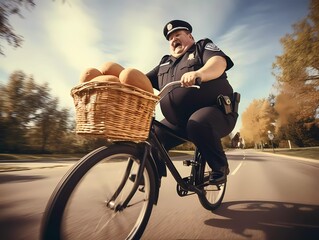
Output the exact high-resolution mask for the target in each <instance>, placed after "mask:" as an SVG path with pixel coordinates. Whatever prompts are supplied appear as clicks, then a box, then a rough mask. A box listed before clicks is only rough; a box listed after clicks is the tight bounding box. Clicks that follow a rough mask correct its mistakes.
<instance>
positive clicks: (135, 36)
mask: <svg viewBox="0 0 319 240" xmlns="http://www.w3.org/2000/svg"><path fill="white" fill-rule="evenodd" d="M0 1H4V0H0ZM34 2H35V3H36V7H35V8H32V9H23V11H22V15H23V18H21V17H19V16H13V17H11V18H10V23H11V25H12V26H13V28H14V29H15V30H16V32H17V33H18V34H19V35H22V36H23V38H24V43H23V45H22V48H17V49H13V48H12V47H10V46H8V45H6V44H5V43H3V44H2V45H3V47H4V49H3V50H4V53H5V56H1V55H0V83H1V84H6V83H7V81H8V79H9V76H10V74H11V73H12V72H14V71H16V70H22V71H23V72H24V73H26V74H27V75H33V77H34V79H35V81H36V82H37V83H39V84H43V83H48V84H49V87H50V88H51V94H52V95H53V96H56V97H58V99H59V102H60V106H61V107H66V108H69V109H70V110H71V112H72V114H73V113H74V110H73V109H74V107H73V100H72V98H71V96H70V90H71V89H72V87H74V86H76V85H77V84H78V83H79V78H80V75H81V73H82V72H83V71H84V70H85V69H86V68H88V67H95V68H99V67H100V66H101V65H102V64H103V63H105V62H108V61H113V62H117V63H119V64H121V65H122V66H124V67H134V68H137V69H139V70H141V71H142V72H145V73H147V72H148V71H150V70H151V69H153V68H154V67H155V66H156V65H157V64H158V63H159V61H160V59H161V58H162V56H163V55H166V54H168V53H169V45H168V42H167V41H166V39H165V37H164V36H163V27H164V25H165V24H166V23H167V22H169V21H170V20H173V19H182V20H185V21H187V22H189V23H190V24H191V25H192V27H193V33H192V34H193V36H194V38H195V40H200V39H202V38H210V39H211V40H213V42H214V43H215V44H216V45H217V46H218V47H219V48H220V49H221V50H222V51H224V52H225V53H226V54H227V55H228V56H229V57H230V58H231V59H232V60H233V62H234V63H235V66H234V67H233V68H232V69H230V70H229V71H228V72H227V74H228V80H229V82H230V83H231V85H232V86H233V89H234V91H237V92H240V93H241V95H242V99H241V104H240V107H239V115H241V114H242V112H244V111H245V110H246V109H247V107H248V106H249V104H250V103H251V102H252V101H253V100H254V99H262V98H267V97H268V95H269V94H270V93H271V92H272V91H273V87H272V85H273V84H274V83H275V77H274V76H273V75H272V64H273V62H275V60H276V56H279V55H281V54H282V46H281V44H280V38H282V37H283V36H285V34H288V33H292V31H293V28H292V25H293V24H294V23H296V22H298V21H300V20H301V19H303V18H304V17H306V16H307V14H308V9H309V2H310V0H222V1H221V0H197V1H195V0H175V1H172V0H161V1H151V0H149V1H148V0H135V1H132V0H114V1H111V0H106V1H105V0H65V1H64V3H63V0H34ZM157 118H158V119H161V118H162V115H161V114H160V113H159V112H158V110H157ZM241 126H242V122H241V117H239V119H238V123H237V126H236V128H235V129H234V132H237V131H239V130H240V128H241Z"/></svg>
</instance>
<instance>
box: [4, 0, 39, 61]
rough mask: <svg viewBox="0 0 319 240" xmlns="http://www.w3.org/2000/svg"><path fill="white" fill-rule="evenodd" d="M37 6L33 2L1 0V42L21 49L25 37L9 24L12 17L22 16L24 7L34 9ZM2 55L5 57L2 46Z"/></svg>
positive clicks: (27, 0)
mask: <svg viewBox="0 0 319 240" xmlns="http://www.w3.org/2000/svg"><path fill="white" fill-rule="evenodd" d="M34 6H35V3H34V1H33V0H1V2H0V40H5V41H6V42H7V43H8V44H9V45H11V46H13V47H15V48H16V47H21V44H22V42H23V37H22V36H20V35H18V34H17V33H16V32H15V30H14V29H13V27H12V26H11V24H10V22H9V18H10V16H11V15H19V16H21V17H22V15H21V11H20V9H21V8H22V7H25V8H32V7H34ZM0 54H2V55H4V53H3V50H2V44H0Z"/></svg>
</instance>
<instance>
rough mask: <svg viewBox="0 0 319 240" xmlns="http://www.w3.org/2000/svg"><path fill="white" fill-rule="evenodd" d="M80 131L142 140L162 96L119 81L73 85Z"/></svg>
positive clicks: (77, 128) (78, 131) (147, 131)
mask: <svg viewBox="0 0 319 240" xmlns="http://www.w3.org/2000/svg"><path fill="white" fill-rule="evenodd" d="M71 95H72V97H73V100H74V105H75V110H76V132H77V133H78V134H88V135H104V137H105V138H107V139H111V140H130V141H143V140H145V139H146V138H147V137H148V134H149V130H150V124H151V121H152V117H153V114H154V110H155V105H156V103H157V102H158V100H159V97H158V96H156V95H154V94H151V93H149V92H146V91H143V90H141V89H139V88H137V87H134V86H131V85H126V84H122V83H119V82H94V81H91V82H87V83H84V84H81V85H79V86H76V87H74V88H72V90H71Z"/></svg>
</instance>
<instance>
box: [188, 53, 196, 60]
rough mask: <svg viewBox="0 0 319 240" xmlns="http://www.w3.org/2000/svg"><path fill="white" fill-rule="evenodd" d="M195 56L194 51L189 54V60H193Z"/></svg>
mask: <svg viewBox="0 0 319 240" xmlns="http://www.w3.org/2000/svg"><path fill="white" fill-rule="evenodd" d="M194 58H195V56H194V53H191V54H189V55H188V58H187V60H192V59H194Z"/></svg>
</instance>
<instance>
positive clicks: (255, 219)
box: [205, 201, 319, 240]
mask: <svg viewBox="0 0 319 240" xmlns="http://www.w3.org/2000/svg"><path fill="white" fill-rule="evenodd" d="M214 213H215V214H216V215H219V216H222V217H225V218H226V219H215V218H214V219H209V220H206V221H205V224H207V225H210V226H213V227H219V228H224V229H231V230H232V232H233V233H235V234H238V235H241V236H242V237H245V238H247V239H251V237H252V236H251V234H250V233H251V231H250V230H259V231H262V232H263V235H264V236H265V238H263V239H269V240H273V239H289V240H292V239H307V240H309V239H319V206H318V205H305V204H298V203H283V202H272V201H233V202H225V203H223V204H222V205H221V207H220V208H219V209H218V210H216V211H215V212H214Z"/></svg>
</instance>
